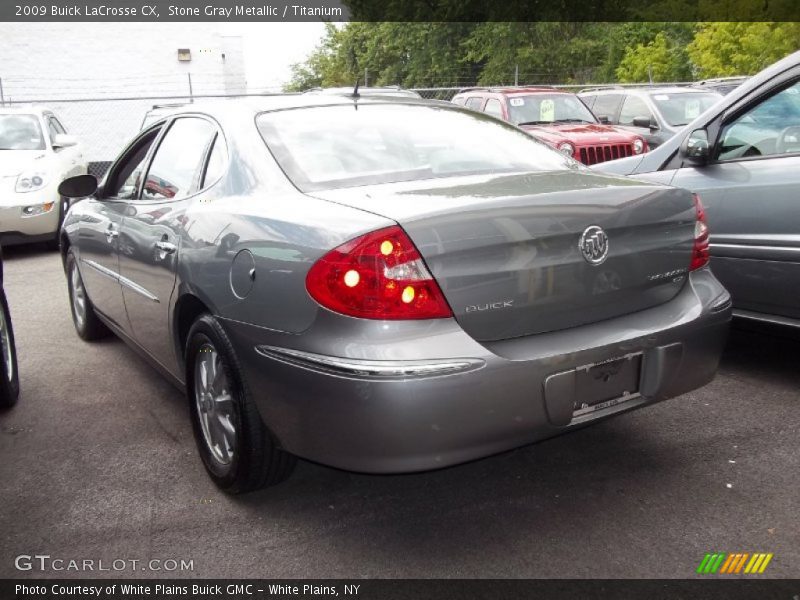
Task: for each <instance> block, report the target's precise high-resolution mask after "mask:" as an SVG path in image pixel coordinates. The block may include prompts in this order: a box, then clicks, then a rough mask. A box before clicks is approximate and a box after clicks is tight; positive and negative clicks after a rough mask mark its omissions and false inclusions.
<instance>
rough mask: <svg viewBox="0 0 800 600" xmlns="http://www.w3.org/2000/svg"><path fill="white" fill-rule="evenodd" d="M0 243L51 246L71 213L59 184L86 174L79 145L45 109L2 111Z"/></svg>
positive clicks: (0, 121) (0, 130)
mask: <svg viewBox="0 0 800 600" xmlns="http://www.w3.org/2000/svg"><path fill="white" fill-rule="evenodd" d="M0 155H2V160H0V185H1V186H2V187H1V188H0V189H2V193H0V241H2V243H3V244H4V245H10V244H24V243H28V242H48V243H49V244H50V245H51V246H57V245H58V232H59V229H60V227H61V223H62V221H63V219H64V215H65V214H66V212H67V209H69V203H68V201H67V199H66V198H63V197H61V196H59V194H58V184H59V183H61V182H62V181H63V180H64V179H66V178H67V177H72V176H74V175H79V174H82V173H86V172H87V164H86V161H85V160H84V158H83V151H82V149H81V146H80V144H79V143H78V141H77V140H76V139H75V138H74V137H72V136H71V135H67V132H66V130H65V129H64V126H63V125H62V124H61V121H59V119H58V117H56V115H55V114H54V113H53V112H52V111H51V110H49V109H47V108H39V107H15V108H8V107H0Z"/></svg>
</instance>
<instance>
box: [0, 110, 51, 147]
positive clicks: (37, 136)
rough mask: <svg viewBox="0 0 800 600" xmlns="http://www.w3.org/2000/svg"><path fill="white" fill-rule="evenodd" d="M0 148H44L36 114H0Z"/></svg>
mask: <svg viewBox="0 0 800 600" xmlns="http://www.w3.org/2000/svg"><path fill="white" fill-rule="evenodd" d="M0 150H44V138H43V137H42V128H41V127H39V118H38V117H37V116H36V115H17V114H14V115H8V114H6V115H0Z"/></svg>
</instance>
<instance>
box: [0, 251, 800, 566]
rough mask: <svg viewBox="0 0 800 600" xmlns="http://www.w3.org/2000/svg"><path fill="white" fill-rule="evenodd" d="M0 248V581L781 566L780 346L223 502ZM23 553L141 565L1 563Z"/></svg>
mask: <svg viewBox="0 0 800 600" xmlns="http://www.w3.org/2000/svg"><path fill="white" fill-rule="evenodd" d="M5 254H6V256H5V289H6V293H7V295H8V298H9V304H10V307H11V313H12V318H13V323H14V328H15V332H16V338H17V348H18V355H19V369H20V373H21V387H22V393H21V397H20V401H19V403H18V405H17V406H16V407H15V408H13V409H12V410H10V411H5V412H0V506H1V507H2V508H1V509H0V532H2V534H0V577H65V576H66V577H75V576H80V577H86V576H117V577H119V576H125V577H131V576H147V577H152V576H160V575H169V576H190V577H269V578H279V577H280V578H282V577H286V578H294V577H319V578H328V577H348V578H349V577H448V578H453V577H557V578H567V577H602V578H616V577H625V578H627V577H635V578H645V577H666V578H673V577H675V578H680V577H690V576H693V575H694V572H695V569H696V568H697V566H698V564H699V563H700V561H701V560H702V558H703V556H704V555H705V553H707V552H748V553H753V552H769V553H773V554H774V557H773V559H772V561H771V563H770V564H769V566H768V568H767V570H766V572H765V574H764V576H765V577H766V576H771V577H798V576H800V518H799V517H798V515H800V450H799V449H800V444H798V441H800V437H799V436H798V433H799V432H798V430H799V429H800V413H799V411H798V409H800V360H799V359H800V342H798V341H793V340H790V339H783V338H780V337H773V336H770V335H765V334H763V333H751V332H747V331H738V330H737V331H734V332H733V334H732V337H731V339H730V342H729V345H728V348H727V350H726V353H725V356H724V358H723V361H722V365H721V368H720V372H719V375H718V376H717V378H716V379H715V380H714V381H713V382H712V383H711V384H709V385H708V386H706V387H704V388H702V389H700V390H697V391H695V392H693V393H691V394H686V395H684V396H681V397H679V398H675V399H673V400H670V401H668V402H664V403H661V404H659V405H656V406H653V407H650V408H646V409H643V410H640V411H634V412H632V413H628V414H626V415H623V416H621V417H617V418H615V419H612V420H609V421H606V422H603V423H600V424H598V425H595V426H592V427H589V428H586V429H583V430H580V431H576V432H574V433H570V434H568V435H564V436H561V437H559V438H555V439H551V440H548V441H545V442H541V443H538V444H535V445H532V446H528V447H525V448H521V449H518V450H514V451H511V452H507V453H504V454H501V455H498V456H494V457H491V458H487V459H484V460H480V461H476V462H473V463H470V464H467V465H461V466H458V467H453V468H449V469H445V470H441V471H437V472H431V473H424V474H417V475H401V476H375V475H371V476H370V475H359V474H353V473H348V472H344V471H339V470H336V469H331V468H327V467H323V466H320V465H316V464H312V463H308V462H303V461H301V462H300V463H299V465H298V468H297V470H296V472H295V474H294V475H293V477H292V478H291V479H290V480H288V481H287V482H285V483H283V484H281V485H280V486H278V487H274V488H271V489H267V490H263V491H260V492H256V493H252V494H249V495H245V496H240V497H228V496H226V495H224V494H223V493H221V492H219V491H218V490H217V489H216V488H215V487H214V485H213V484H212V483H211V481H210V480H209V479H208V478H207V477H206V475H205V472H204V470H203V467H202V465H201V463H200V460H199V458H198V456H197V454H196V452H195V446H194V440H193V439H192V433H191V426H190V423H189V418H188V409H187V404H186V401H185V400H184V398H183V397H182V395H181V394H180V393H179V392H178V391H177V390H175V389H174V388H173V387H172V386H171V385H170V384H169V383H167V382H166V381H165V380H164V379H162V378H161V377H160V376H159V375H158V373H156V372H155V371H154V370H153V369H152V368H151V367H150V366H148V365H147V364H146V363H145V362H143V361H142V360H141V359H140V358H139V357H138V355H136V354H135V353H134V352H133V351H132V350H130V349H129V348H128V347H126V346H125V345H124V344H123V343H122V342H121V341H119V340H117V339H114V338H112V339H109V340H107V341H103V342H100V343H94V344H87V343H85V342H83V341H81V340H80V339H79V338H78V336H77V335H76V334H75V331H74V329H73V326H72V322H71V319H70V311H69V305H68V299H67V288H66V282H65V278H64V274H63V271H62V268H61V263H60V260H59V257H58V254H57V253H53V252H48V251H46V250H44V249H43V248H41V247H39V246H31V247H25V248H12V249H8V250H7V251H6V253H5ZM36 554H39V555H48V556H50V557H51V558H50V559H47V560H48V561H52V560H55V559H61V560H64V561H65V562H64V563H57V564H59V565H60V566H62V567H65V568H66V567H69V565H70V563H69V562H68V561H69V560H75V561H84V560H93V561H95V562H94V563H93V564H94V566H95V569H96V568H97V567H98V566H99V562H100V561H101V560H102V561H103V564H104V565H105V566H106V567H109V565H111V564H112V561H114V560H117V561H119V560H125V561H132V560H136V561H142V562H139V563H136V564H137V566H136V568H135V569H134V570H129V567H130V564H131V563H130V562H128V563H127V564H126V567H125V570H123V571H121V572H115V571H114V570H111V571H103V572H99V571H96V570H95V571H75V570H63V571H55V570H53V569H51V568H49V567H48V568H47V569H45V570H44V571H40V570H38V569H37V568H36V567H37V565H36V564H34V565H33V567H34V568H33V570H30V571H18V570H17V568H16V567H15V559H16V557H18V556H20V555H22V556H27V555H36ZM151 560H157V561H162V562H161V563H153V564H152V565H151V564H150V563H149V561H151ZM170 560H176V561H181V560H184V561H191V567H192V570H185V571H169V572H168V571H166V569H167V568H171V567H172V566H174V565H173V563H170V562H168V561H170ZM17 562H19V561H17ZM21 564H22V566H25V564H26V563H25V559H23V562H22V563H21ZM120 564H121V563H117V565H120ZM143 564H144V565H150V566H153V568H159V565H163V566H161V569H162V570H161V571H155V572H154V571H151V570H142V568H143V567H142V565H143ZM144 568H145V569H148V568H149V567H148V566H145V567H144Z"/></svg>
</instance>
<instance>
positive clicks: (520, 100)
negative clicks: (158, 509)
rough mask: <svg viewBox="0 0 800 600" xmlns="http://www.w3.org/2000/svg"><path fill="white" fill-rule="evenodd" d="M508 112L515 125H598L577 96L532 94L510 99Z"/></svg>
mask: <svg viewBox="0 0 800 600" xmlns="http://www.w3.org/2000/svg"><path fill="white" fill-rule="evenodd" d="M508 112H509V115H510V117H511V122H512V123H514V124H515V125H523V124H526V123H528V124H533V125H545V124H547V123H597V119H595V118H594V115H593V114H592V113H591V111H590V110H589V109H588V108H586V105H585V104H584V103H583V102H581V101H580V100H579V99H578V97H577V96H570V95H569V94H531V95H530V96H516V95H515V96H512V97H510V98H509V99H508Z"/></svg>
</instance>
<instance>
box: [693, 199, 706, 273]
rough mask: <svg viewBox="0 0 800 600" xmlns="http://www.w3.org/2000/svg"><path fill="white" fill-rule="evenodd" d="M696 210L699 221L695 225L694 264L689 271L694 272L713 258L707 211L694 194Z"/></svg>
mask: <svg viewBox="0 0 800 600" xmlns="http://www.w3.org/2000/svg"><path fill="white" fill-rule="evenodd" d="M692 197H693V198H694V208H695V211H697V220H696V221H695V223H694V248H692V262H691V263H690V264H689V270H690V271H694V270H695V269H699V268H700V267H705V266H706V265H707V264H708V261H709V260H710V258H711V255H710V253H709V247H708V223H707V222H706V209H705V208H703V203H702V202H701V201H700V196H698V195H697V194H692Z"/></svg>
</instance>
